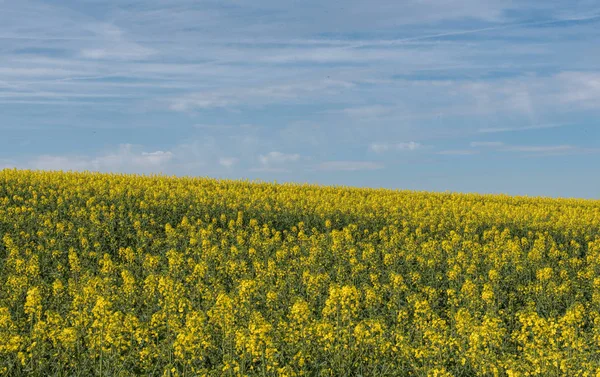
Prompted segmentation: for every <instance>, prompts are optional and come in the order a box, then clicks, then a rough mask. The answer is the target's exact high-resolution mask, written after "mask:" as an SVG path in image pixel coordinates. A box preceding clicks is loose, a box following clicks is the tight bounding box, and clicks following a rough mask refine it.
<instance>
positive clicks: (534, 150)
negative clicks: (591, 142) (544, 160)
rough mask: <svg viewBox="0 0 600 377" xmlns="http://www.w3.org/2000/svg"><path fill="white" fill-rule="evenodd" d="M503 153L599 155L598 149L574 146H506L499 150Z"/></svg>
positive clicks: (599, 149) (599, 150)
mask: <svg viewBox="0 0 600 377" xmlns="http://www.w3.org/2000/svg"><path fill="white" fill-rule="evenodd" d="M500 150H501V151H503V152H521V153H530V154H533V155H565V154H587V153H600V148H586V147H580V146H575V145H566V144H564V145H508V146H505V147H503V148H501V149H500Z"/></svg>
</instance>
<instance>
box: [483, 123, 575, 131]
mask: <svg viewBox="0 0 600 377" xmlns="http://www.w3.org/2000/svg"><path fill="white" fill-rule="evenodd" d="M568 125H569V123H548V124H534V125H531V126H521V127H488V128H480V129H479V130H477V132H479V133H499V132H519V131H530V130H544V129H548V128H558V127H564V126H568Z"/></svg>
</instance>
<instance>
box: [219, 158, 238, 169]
mask: <svg viewBox="0 0 600 377" xmlns="http://www.w3.org/2000/svg"><path fill="white" fill-rule="evenodd" d="M238 161H239V160H238V159H237V158H235V157H221V158H220V159H219V164H220V165H221V166H224V167H226V168H231V167H233V166H234V165H235V164H237V163H238Z"/></svg>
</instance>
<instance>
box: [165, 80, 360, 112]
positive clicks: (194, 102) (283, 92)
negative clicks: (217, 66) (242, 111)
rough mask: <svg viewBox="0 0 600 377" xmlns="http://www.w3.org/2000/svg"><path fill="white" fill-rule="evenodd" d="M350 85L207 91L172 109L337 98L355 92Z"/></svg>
mask: <svg viewBox="0 0 600 377" xmlns="http://www.w3.org/2000/svg"><path fill="white" fill-rule="evenodd" d="M353 86H354V84H353V83H352V82H350V81H340V80H330V79H324V80H316V81H313V82H291V83H287V84H281V85H264V86H256V87H244V88H236V89H232V90H220V89H216V90H208V91H205V92H200V93H194V94H189V95H186V96H183V97H179V98H175V99H173V100H172V101H171V105H170V109H171V110H175V111H187V110H194V109H210V108H226V107H231V106H238V105H244V106H253V105H262V104H270V103H280V102H289V101H295V100H299V99H301V98H302V97H306V96H310V95H311V94H313V95H314V94H318V95H319V96H327V95H334V94H336V93H337V92H339V91H340V90H342V89H348V88H352V87H353Z"/></svg>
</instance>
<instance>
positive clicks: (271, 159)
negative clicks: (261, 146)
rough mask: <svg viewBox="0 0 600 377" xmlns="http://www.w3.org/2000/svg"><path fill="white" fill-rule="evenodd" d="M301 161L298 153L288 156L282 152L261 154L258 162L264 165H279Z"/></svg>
mask: <svg viewBox="0 0 600 377" xmlns="http://www.w3.org/2000/svg"><path fill="white" fill-rule="evenodd" d="M299 159H300V155H299V154H297V153H293V154H288V153H282V152H277V151H274V152H269V153H267V154H261V155H260V156H258V160H259V161H260V163H261V164H262V165H278V164H285V163H288V162H295V161H298V160H299Z"/></svg>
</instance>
